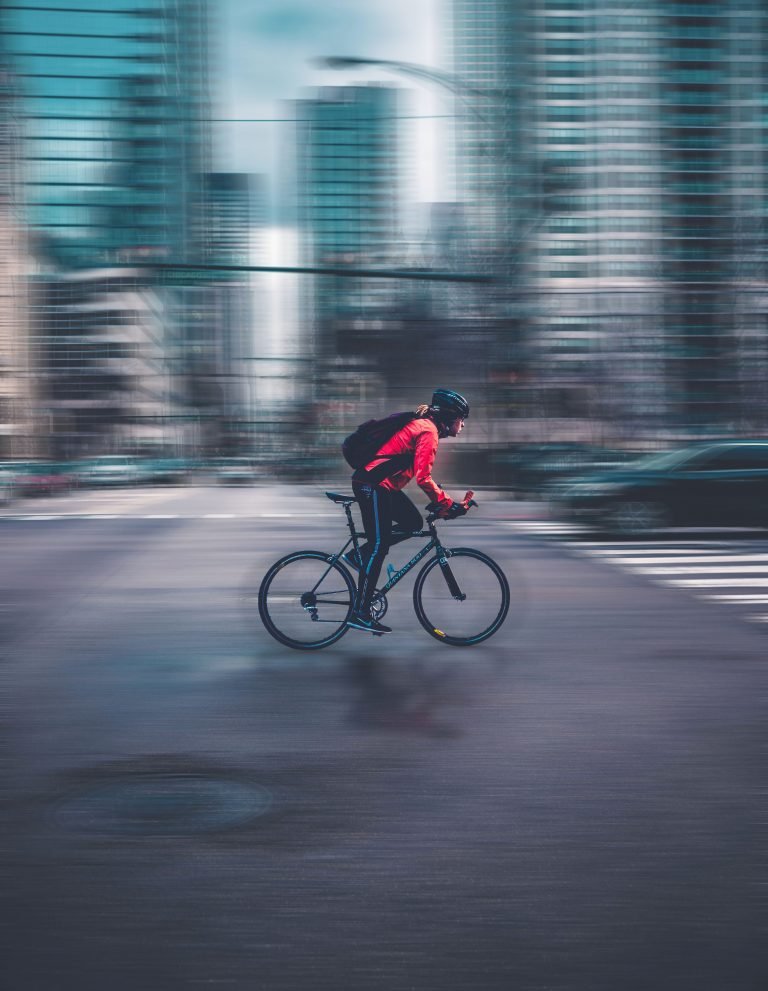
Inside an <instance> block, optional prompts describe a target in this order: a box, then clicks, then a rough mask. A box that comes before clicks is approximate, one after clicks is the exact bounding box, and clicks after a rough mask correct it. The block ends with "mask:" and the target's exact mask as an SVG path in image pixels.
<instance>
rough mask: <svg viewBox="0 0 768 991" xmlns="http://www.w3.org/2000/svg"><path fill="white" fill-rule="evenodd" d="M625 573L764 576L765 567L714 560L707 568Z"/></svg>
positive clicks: (631, 569) (637, 569) (642, 569)
mask: <svg viewBox="0 0 768 991" xmlns="http://www.w3.org/2000/svg"><path fill="white" fill-rule="evenodd" d="M622 563H626V562H622ZM627 571H631V572H632V574H635V575H707V574H712V573H713V572H717V573H718V574H721V575H745V574H746V575H748V574H757V575H764V574H765V572H766V566H765V565H762V566H761V565H759V564H720V562H719V561H718V560H717V559H715V560H714V561H712V563H711V564H710V565H709V567H705V566H704V565H701V564H700V565H698V566H696V567H694V566H688V567H683V568H678V567H676V566H674V565H668V566H667V567H666V568H637V567H632V568H627Z"/></svg>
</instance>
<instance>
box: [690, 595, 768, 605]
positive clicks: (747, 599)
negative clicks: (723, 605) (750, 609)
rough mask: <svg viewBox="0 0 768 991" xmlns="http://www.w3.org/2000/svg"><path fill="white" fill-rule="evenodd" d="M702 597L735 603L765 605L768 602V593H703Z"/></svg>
mask: <svg viewBox="0 0 768 991" xmlns="http://www.w3.org/2000/svg"><path fill="white" fill-rule="evenodd" d="M702 599H712V600H713V601H716V602H732V603H733V604H734V605H737V604H739V603H742V604H744V605H763V604H765V603H766V602H768V595H738V594H734V595H702Z"/></svg>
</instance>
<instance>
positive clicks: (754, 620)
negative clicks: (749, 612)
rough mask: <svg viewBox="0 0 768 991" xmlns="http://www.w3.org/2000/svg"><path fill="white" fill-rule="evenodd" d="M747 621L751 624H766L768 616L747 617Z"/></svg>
mask: <svg viewBox="0 0 768 991" xmlns="http://www.w3.org/2000/svg"><path fill="white" fill-rule="evenodd" d="M747 619H748V620H749V621H750V622H751V623H768V616H765V615H761V616H747Z"/></svg>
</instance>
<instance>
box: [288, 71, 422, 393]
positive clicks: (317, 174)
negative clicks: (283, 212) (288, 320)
mask: <svg viewBox="0 0 768 991" xmlns="http://www.w3.org/2000/svg"><path fill="white" fill-rule="evenodd" d="M397 107H398V91H397V90H396V89H393V88H390V87H386V86H381V85H367V86H342V87H329V88H326V89H322V90H320V92H319V93H318V94H317V96H316V98H314V99H308V100H302V101H300V102H299V103H298V104H297V113H296V116H297V118H298V124H297V208H298V224H299V232H300V237H301V239H302V240H301V251H302V261H303V263H304V264H307V265H312V266H319V267H322V268H339V267H349V268H350V269H355V268H358V269H366V268H368V269H371V268H386V267H388V266H391V265H392V264H393V263H395V262H397V263H399V262H400V260H401V253H402V252H401V239H400V232H399V222H400V211H401V209H402V202H401V188H402V173H401V169H402V162H401V149H400V142H399V139H398V124H399V121H398V117H397V114H398V110H397ZM396 292H397V290H396V288H395V287H394V286H393V284H392V282H391V281H389V282H388V281H386V280H381V279H366V278H352V277H348V276H344V277H338V276H332V275H327V276H317V277H314V278H313V279H312V280H311V284H310V283H308V284H307V287H306V289H305V290H304V293H303V297H302V308H303V313H302V320H303V323H304V326H305V327H306V328H307V330H308V331H309V333H311V335H312V339H311V341H309V342H308V347H309V348H310V349H311V350H312V351H314V352H315V353H317V354H318V355H320V356H325V357H326V358H328V359H330V360H331V361H332V362H333V363H334V364H335V366H336V367H339V366H338V360H341V361H342V362H343V361H344V359H345V358H349V357H350V355H351V354H352V352H353V351H354V350H356V349H358V345H359V344H360V342H361V341H363V342H364V340H365V338H366V337H369V338H377V337H378V338H381V337H382V336H383V335H385V334H386V333H387V328H386V324H387V320H388V319H389V314H390V312H391V310H392V306H393V302H394V299H395V294H396ZM352 338H355V339H356V341H357V344H353V342H352ZM337 358H338V360H337ZM353 377H355V378H356V380H358V384H359V369H358V370H357V372H355V373H354V375H353Z"/></svg>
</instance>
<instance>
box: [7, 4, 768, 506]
mask: <svg viewBox="0 0 768 991" xmlns="http://www.w3.org/2000/svg"><path fill="white" fill-rule="evenodd" d="M0 17H1V20H0V31H1V34H0V273H1V275H0V291H1V292H2V296H3V304H2V308H1V309H0V461H2V462H3V463H4V472H5V475H4V477H5V479H6V481H7V480H8V479H9V478H11V477H12V475H13V473H14V471H15V472H17V473H19V472H22V470H23V472H26V474H27V475H30V474H31V475H35V474H37V475H41V474H44V475H46V477H47V476H49V475H50V476H56V475H62V474H64V475H69V476H74V477H77V478H79V479H81V480H82V479H83V478H87V476H88V472H89V471H90V472H93V471H94V470H96V471H97V473H98V471H99V470H101V469H102V468H104V466H106V468H107V469H109V468H110V466H112V467H114V465H115V464H119V466H120V467H119V469H118V470H122V471H127V472H128V473H131V472H133V473H137V472H138V473H141V472H144V473H145V474H146V475H148V476H150V477H151V476H152V475H153V474H155V475H156V477H158V478H162V477H164V476H173V474H174V472H176V473H177V474H180V475H183V474H185V473H187V472H194V471H200V470H207V469H209V468H210V467H211V466H213V467H214V468H215V469H216V470H221V471H224V472H227V471H230V472H231V473H232V475H233V476H234V475H236V474H237V472H238V471H240V472H241V473H243V474H244V476H245V477H253V478H269V479H275V478H277V479H296V478H300V479H308V480H312V479H325V478H329V477H333V476H334V475H338V474H341V473H342V472H343V464H342V462H341V459H340V457H339V453H338V452H339V442H340V439H341V438H342V437H343V436H344V434H345V433H347V432H348V430H349V429H350V428H351V427H353V426H354V425H355V424H356V423H358V422H360V421H361V420H363V419H366V418H368V417H369V416H371V415H377V414H380V415H383V414H384V413H386V412H390V411H391V410H393V409H401V408H403V409H407V408H413V407H414V406H415V405H416V404H418V403H420V402H422V401H424V400H425V398H428V396H429V394H430V392H431V390H432V388H433V387H434V386H436V385H447V386H449V387H451V388H458V389H460V390H461V391H462V392H464V393H465V394H466V395H467V396H468V397H469V398H470V400H471V402H472V405H473V415H472V418H471V421H470V423H469V425H468V426H469V429H468V430H467V431H466V434H465V436H464V437H463V438H462V442H461V445H457V447H456V450H455V452H454V453H453V454H452V459H453V460H452V461H451V462H450V463H448V462H447V461H446V462H445V468H444V470H445V471H446V472H447V473H448V474H449V475H453V476H454V477H459V476H460V478H461V480H466V481H468V482H472V483H474V484H486V485H493V486H497V487H503V486H506V485H513V484H515V477H513V476H514V470H515V469H514V466H515V465H519V464H520V460H521V458H522V459H523V460H525V458H526V457H527V455H528V454H529V453H530V452H532V451H533V452H536V451H542V450H543V451H545V452H546V453H548V454H553V455H555V456H556V458H559V457H561V456H562V457H564V458H565V459H566V461H567V460H568V458H571V460H574V459H575V461H576V462H577V463H578V467H579V468H580V469H581V468H583V467H585V466H588V465H589V464H593V463H594V464H598V465H600V464H603V463H606V462H610V463H615V462H621V461H622V459H623V458H625V457H630V456H632V455H633V454H636V453H638V452H651V451H655V450H660V449H665V448H669V447H676V446H682V445H684V444H687V443H688V442H690V441H695V440H700V439H709V438H717V439H721V440H723V439H731V438H739V437H758V436H760V435H763V434H765V433H766V432H767V431H766V419H767V418H768V386H767V384H766V382H767V377H766V368H767V367H768V333H767V331H768V322H767V319H766V317H767V315H768V284H767V281H766V224H765V220H766V210H767V209H768V189H767V188H766V183H767V178H768V171H767V170H766V156H767V154H768V44H767V42H768V10H767V9H766V7H765V5H764V3H763V2H762V0H643V2H642V3H641V2H637V0H627V2H626V3H623V4H622V3H618V4H616V3H607V2H606V3H602V2H598V0H518V2H511V0H422V2H414V3H410V4H404V3H398V2H394V3H390V4H386V5H385V4H383V3H381V2H379V0H375V2H372V3H370V4H362V5H360V4H351V3H349V2H347V0H336V2H332V3H328V4H324V5H322V8H318V6H317V5H314V4H307V3H302V2H296V3H289V4H283V3H277V2H273V0H220V2H217V3H213V2H212V0H211V2H206V0H109V2H108V3H97V2H96V0H15V2H7V0H2V3H0ZM542 445H545V446H544V447H542ZM30 463H31V464H30ZM24 465H26V467H24ZM102 477H105V476H104V472H102ZM449 480H450V479H449ZM33 484H34V483H33Z"/></svg>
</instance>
